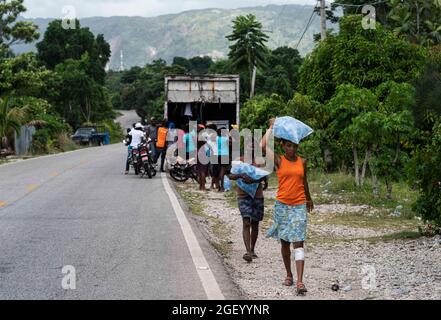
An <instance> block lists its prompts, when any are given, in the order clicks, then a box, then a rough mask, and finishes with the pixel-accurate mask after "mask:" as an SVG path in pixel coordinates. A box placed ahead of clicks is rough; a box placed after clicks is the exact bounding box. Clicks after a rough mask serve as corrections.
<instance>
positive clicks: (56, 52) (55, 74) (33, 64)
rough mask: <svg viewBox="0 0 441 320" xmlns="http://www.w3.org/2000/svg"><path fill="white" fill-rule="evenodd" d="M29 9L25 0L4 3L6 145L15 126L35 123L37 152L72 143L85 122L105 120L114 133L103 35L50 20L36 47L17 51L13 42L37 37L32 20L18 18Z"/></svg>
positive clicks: (0, 110)
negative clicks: (72, 135) (12, 46)
mask: <svg viewBox="0 0 441 320" xmlns="http://www.w3.org/2000/svg"><path fill="white" fill-rule="evenodd" d="M25 10H26V9H25V7H24V6H23V1H21V0H20V1H11V2H6V4H5V5H2V6H1V7H0V17H1V21H0V24H1V25H2V26H4V27H3V31H2V33H1V38H0V70H1V72H0V115H1V117H0V120H1V121H0V134H1V137H2V149H4V150H10V149H11V141H12V137H13V133H14V131H18V130H17V129H18V128H20V127H21V126H22V125H33V126H35V127H36V128H37V132H36V134H35V136H34V143H33V152H34V153H46V152H50V151H52V150H54V149H60V150H65V149H69V148H72V147H73V146H72V143H71V142H70V138H69V136H70V134H71V133H72V131H73V130H74V129H76V128H78V127H79V126H81V125H83V124H92V123H93V124H95V123H100V124H105V125H106V126H107V127H108V128H109V129H110V131H111V133H112V136H118V132H120V129H119V128H118V126H117V125H115V124H114V123H113V119H114V118H115V112H114V111H113V109H112V105H111V103H110V95H109V93H108V91H107V90H106V88H105V87H104V82H105V77H106V73H105V70H104V68H105V65H106V64H107V62H108V61H109V57H110V46H109V44H108V43H107V42H106V41H105V40H104V38H103V36H102V35H98V36H96V37H95V35H94V34H93V33H92V32H91V31H90V30H89V29H88V28H82V27H81V26H80V24H79V22H78V21H76V28H74V29H64V28H63V27H62V23H61V21H60V20H54V21H53V22H51V23H50V25H49V27H48V29H47V30H46V32H45V34H44V36H43V39H42V41H41V42H39V43H38V44H37V48H38V53H37V54H33V53H25V54H22V55H18V56H15V55H14V54H13V53H12V51H11V47H10V46H11V45H12V44H13V43H20V42H24V43H28V42H31V41H33V40H35V39H36V38H38V33H37V27H36V26H35V25H33V24H32V23H28V22H23V21H18V22H17V21H16V20H17V17H18V15H19V14H20V13H22V12H24V11H25Z"/></svg>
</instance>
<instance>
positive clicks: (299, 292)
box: [297, 282, 308, 296]
mask: <svg viewBox="0 0 441 320" xmlns="http://www.w3.org/2000/svg"><path fill="white" fill-rule="evenodd" d="M307 292H308V290H307V289H306V287H305V284H304V283H303V282H297V295H298V296H301V295H305V293H307Z"/></svg>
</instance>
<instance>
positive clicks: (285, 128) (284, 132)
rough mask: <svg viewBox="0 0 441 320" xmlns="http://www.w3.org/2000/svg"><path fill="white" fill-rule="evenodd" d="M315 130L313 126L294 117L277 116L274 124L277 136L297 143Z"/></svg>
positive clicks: (274, 131)
mask: <svg viewBox="0 0 441 320" xmlns="http://www.w3.org/2000/svg"><path fill="white" fill-rule="evenodd" d="M313 132H314V130H312V128H310V127H309V126H307V125H306V124H304V123H303V122H301V121H299V120H297V119H295V118H292V117H282V118H277V119H276V121H275V123H274V126H273V133H274V136H275V137H276V138H280V139H285V140H288V141H291V142H294V143H295V144H299V143H300V141H302V140H303V139H305V138H306V137H307V136H309V135H310V134H311V133H313Z"/></svg>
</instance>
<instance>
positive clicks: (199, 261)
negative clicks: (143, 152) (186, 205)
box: [161, 174, 225, 300]
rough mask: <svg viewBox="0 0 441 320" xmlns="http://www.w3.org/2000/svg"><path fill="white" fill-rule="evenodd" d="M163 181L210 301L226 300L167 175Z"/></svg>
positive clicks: (163, 177)
mask: <svg viewBox="0 0 441 320" xmlns="http://www.w3.org/2000/svg"><path fill="white" fill-rule="evenodd" d="M161 179H162V183H163V184H164V188H165V191H166V192H167V194H168V197H169V198H170V202H171V204H172V206H173V210H174V211H175V214H176V217H177V218H178V221H179V224H180V225H181V230H182V233H183V234H184V238H185V241H186V242H187V246H188V249H189V250H190V254H191V258H192V259H193V263H194V266H195V267H196V270H197V272H198V275H199V278H200V279H201V282H202V286H203V287H204V290H205V293H206V294H207V298H208V300H225V297H224V295H223V294H222V291H221V289H220V288H219V285H218V283H217V281H216V278H215V277H214V275H213V272H212V271H211V269H210V266H209V265H208V262H207V260H206V259H205V256H204V253H203V252H202V249H201V246H200V245H199V242H198V240H197V239H196V236H195V234H194V233H193V230H192V229H191V226H190V223H189V222H188V220H187V217H186V216H185V213H184V210H182V207H181V205H180V204H179V201H178V198H177V197H176V195H175V193H174V192H173V190H172V188H171V187H170V184H169V182H168V180H167V176H166V175H165V174H161Z"/></svg>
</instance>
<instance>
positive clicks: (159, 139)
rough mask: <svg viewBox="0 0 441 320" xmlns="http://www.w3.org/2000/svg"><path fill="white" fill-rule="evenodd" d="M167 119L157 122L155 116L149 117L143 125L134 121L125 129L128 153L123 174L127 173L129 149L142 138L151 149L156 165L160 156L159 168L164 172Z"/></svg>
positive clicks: (138, 143)
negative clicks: (130, 126) (146, 123)
mask: <svg viewBox="0 0 441 320" xmlns="http://www.w3.org/2000/svg"><path fill="white" fill-rule="evenodd" d="M166 126H167V121H166V120H163V121H162V122H157V121H156V119H155V118H151V119H150V123H149V124H148V125H146V126H143V125H142V124H141V123H134V124H133V126H132V128H131V129H127V135H126V139H125V141H126V144H127V145H128V155H127V161H126V170H125V174H126V175H127V174H129V170H130V155H131V150H132V149H134V148H137V147H138V146H139V145H140V144H141V143H142V142H143V141H144V140H145V141H148V148H149V150H150V151H151V154H152V158H153V162H154V163H155V165H157V163H158V160H159V158H161V165H160V170H161V172H165V170H164V164H165V156H166V153H167V135H168V133H169V129H168V128H167V127H166Z"/></svg>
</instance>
